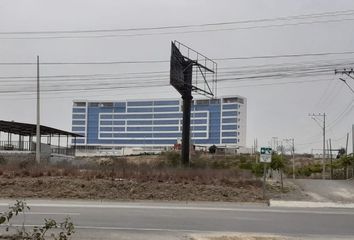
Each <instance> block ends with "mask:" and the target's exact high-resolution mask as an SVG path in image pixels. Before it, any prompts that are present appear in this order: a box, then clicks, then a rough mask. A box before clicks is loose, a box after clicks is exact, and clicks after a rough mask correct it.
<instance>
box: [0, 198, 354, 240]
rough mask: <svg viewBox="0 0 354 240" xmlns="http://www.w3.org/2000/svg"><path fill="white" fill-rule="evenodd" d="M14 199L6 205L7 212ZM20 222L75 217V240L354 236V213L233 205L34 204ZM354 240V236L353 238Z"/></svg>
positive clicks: (163, 203) (42, 201)
mask: <svg viewBox="0 0 354 240" xmlns="http://www.w3.org/2000/svg"><path fill="white" fill-rule="evenodd" d="M10 202H12V201H9V200H2V201H0V208H1V211H3V210H5V209H6V208H7V206H8V204H9V203H10ZM28 205H29V206H31V211H30V212H28V213H26V215H25V217H24V216H19V217H18V220H17V221H16V222H14V224H21V223H22V222H23V220H24V221H25V225H27V226H32V225H38V224H41V223H42V222H43V219H44V218H54V219H58V220H60V219H63V218H64V217H65V216H70V217H72V219H73V221H74V223H75V226H76V229H77V233H76V234H75V238H74V239H137V240H139V239H157V240H158V239H186V236H188V235H190V234H192V233H202V234H208V233H212V232H222V233H223V232H252V233H272V234H281V235H288V236H310V237H311V236H312V237H318V238H319V239H323V238H325V237H327V238H329V239H332V238H333V237H343V238H347V239H351V238H352V236H354V209H314V208H312V209H301V208H270V207H268V206H265V205H256V204H253V205H250V204H249V205H245V204H243V205H242V204H232V203H198V202H197V203H196V202H194V203H165V202H133V203H131V202H95V201H92V202H90V201H86V202H80V201H50V200H32V201H28ZM353 239H354V237H353Z"/></svg>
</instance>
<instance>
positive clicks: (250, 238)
mask: <svg viewBox="0 0 354 240" xmlns="http://www.w3.org/2000/svg"><path fill="white" fill-rule="evenodd" d="M191 239H192V240H294V239H293V238H287V237H283V236H270V235H265V236H262V235H259V234H241V233H239V234H232V233H230V234H222V235H220V234H212V235H210V236H193V237H192V238H191Z"/></svg>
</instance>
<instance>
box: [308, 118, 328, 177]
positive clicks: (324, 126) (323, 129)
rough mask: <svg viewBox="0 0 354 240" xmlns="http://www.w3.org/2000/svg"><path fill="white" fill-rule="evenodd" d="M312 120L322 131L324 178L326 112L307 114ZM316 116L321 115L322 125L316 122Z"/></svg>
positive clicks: (323, 171)
mask: <svg viewBox="0 0 354 240" xmlns="http://www.w3.org/2000/svg"><path fill="white" fill-rule="evenodd" d="M309 116H310V117H312V119H313V120H315V122H316V123H317V124H318V125H319V126H320V127H321V128H322V132H323V153H322V179H326V176H325V174H326V113H319V114H315V113H312V114H309ZM317 117H323V123H322V125H321V124H320V123H319V122H318V119H317Z"/></svg>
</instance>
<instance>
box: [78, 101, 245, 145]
mask: <svg viewBox="0 0 354 240" xmlns="http://www.w3.org/2000/svg"><path fill="white" fill-rule="evenodd" d="M246 113H247V101H246V98H244V97H241V96H232V97H222V98H217V99H203V100H198V99H196V100H193V106H192V114H191V138H192V139H191V143H193V144H196V145H203V146H211V145H217V146H230V147H237V146H245V143H246ZM72 131H73V132H74V133H77V134H80V135H83V136H84V137H82V138H77V139H76V145H77V148H78V149H80V148H81V149H92V150H94V149H106V150H107V151H108V150H112V149H113V150H114V149H115V150H117V151H121V150H122V148H127V147H132V148H146V147H151V148H163V147H173V146H174V144H176V143H177V142H178V141H180V139H181V137H182V100H180V99H162V100H161V99H149V100H127V101H114V102H113V101H74V102H73V115H72Z"/></svg>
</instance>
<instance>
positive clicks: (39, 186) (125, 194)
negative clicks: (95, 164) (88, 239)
mask: <svg viewBox="0 0 354 240" xmlns="http://www.w3.org/2000/svg"><path fill="white" fill-rule="evenodd" d="M0 197H1V198H56V199H112V200H178V201H229V202H262V201H263V200H262V190H261V184H260V183H259V182H258V181H242V180H238V181H237V180H235V181H225V182H220V183H219V184H217V185H215V184H208V183H207V184H202V183H200V182H194V181H184V182H183V181H182V182H173V181H157V180H151V181H144V182H137V181H134V180H124V179H91V180H86V179H80V178H75V177H69V176H68V177H49V176H42V177H13V178H7V177H0Z"/></svg>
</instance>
